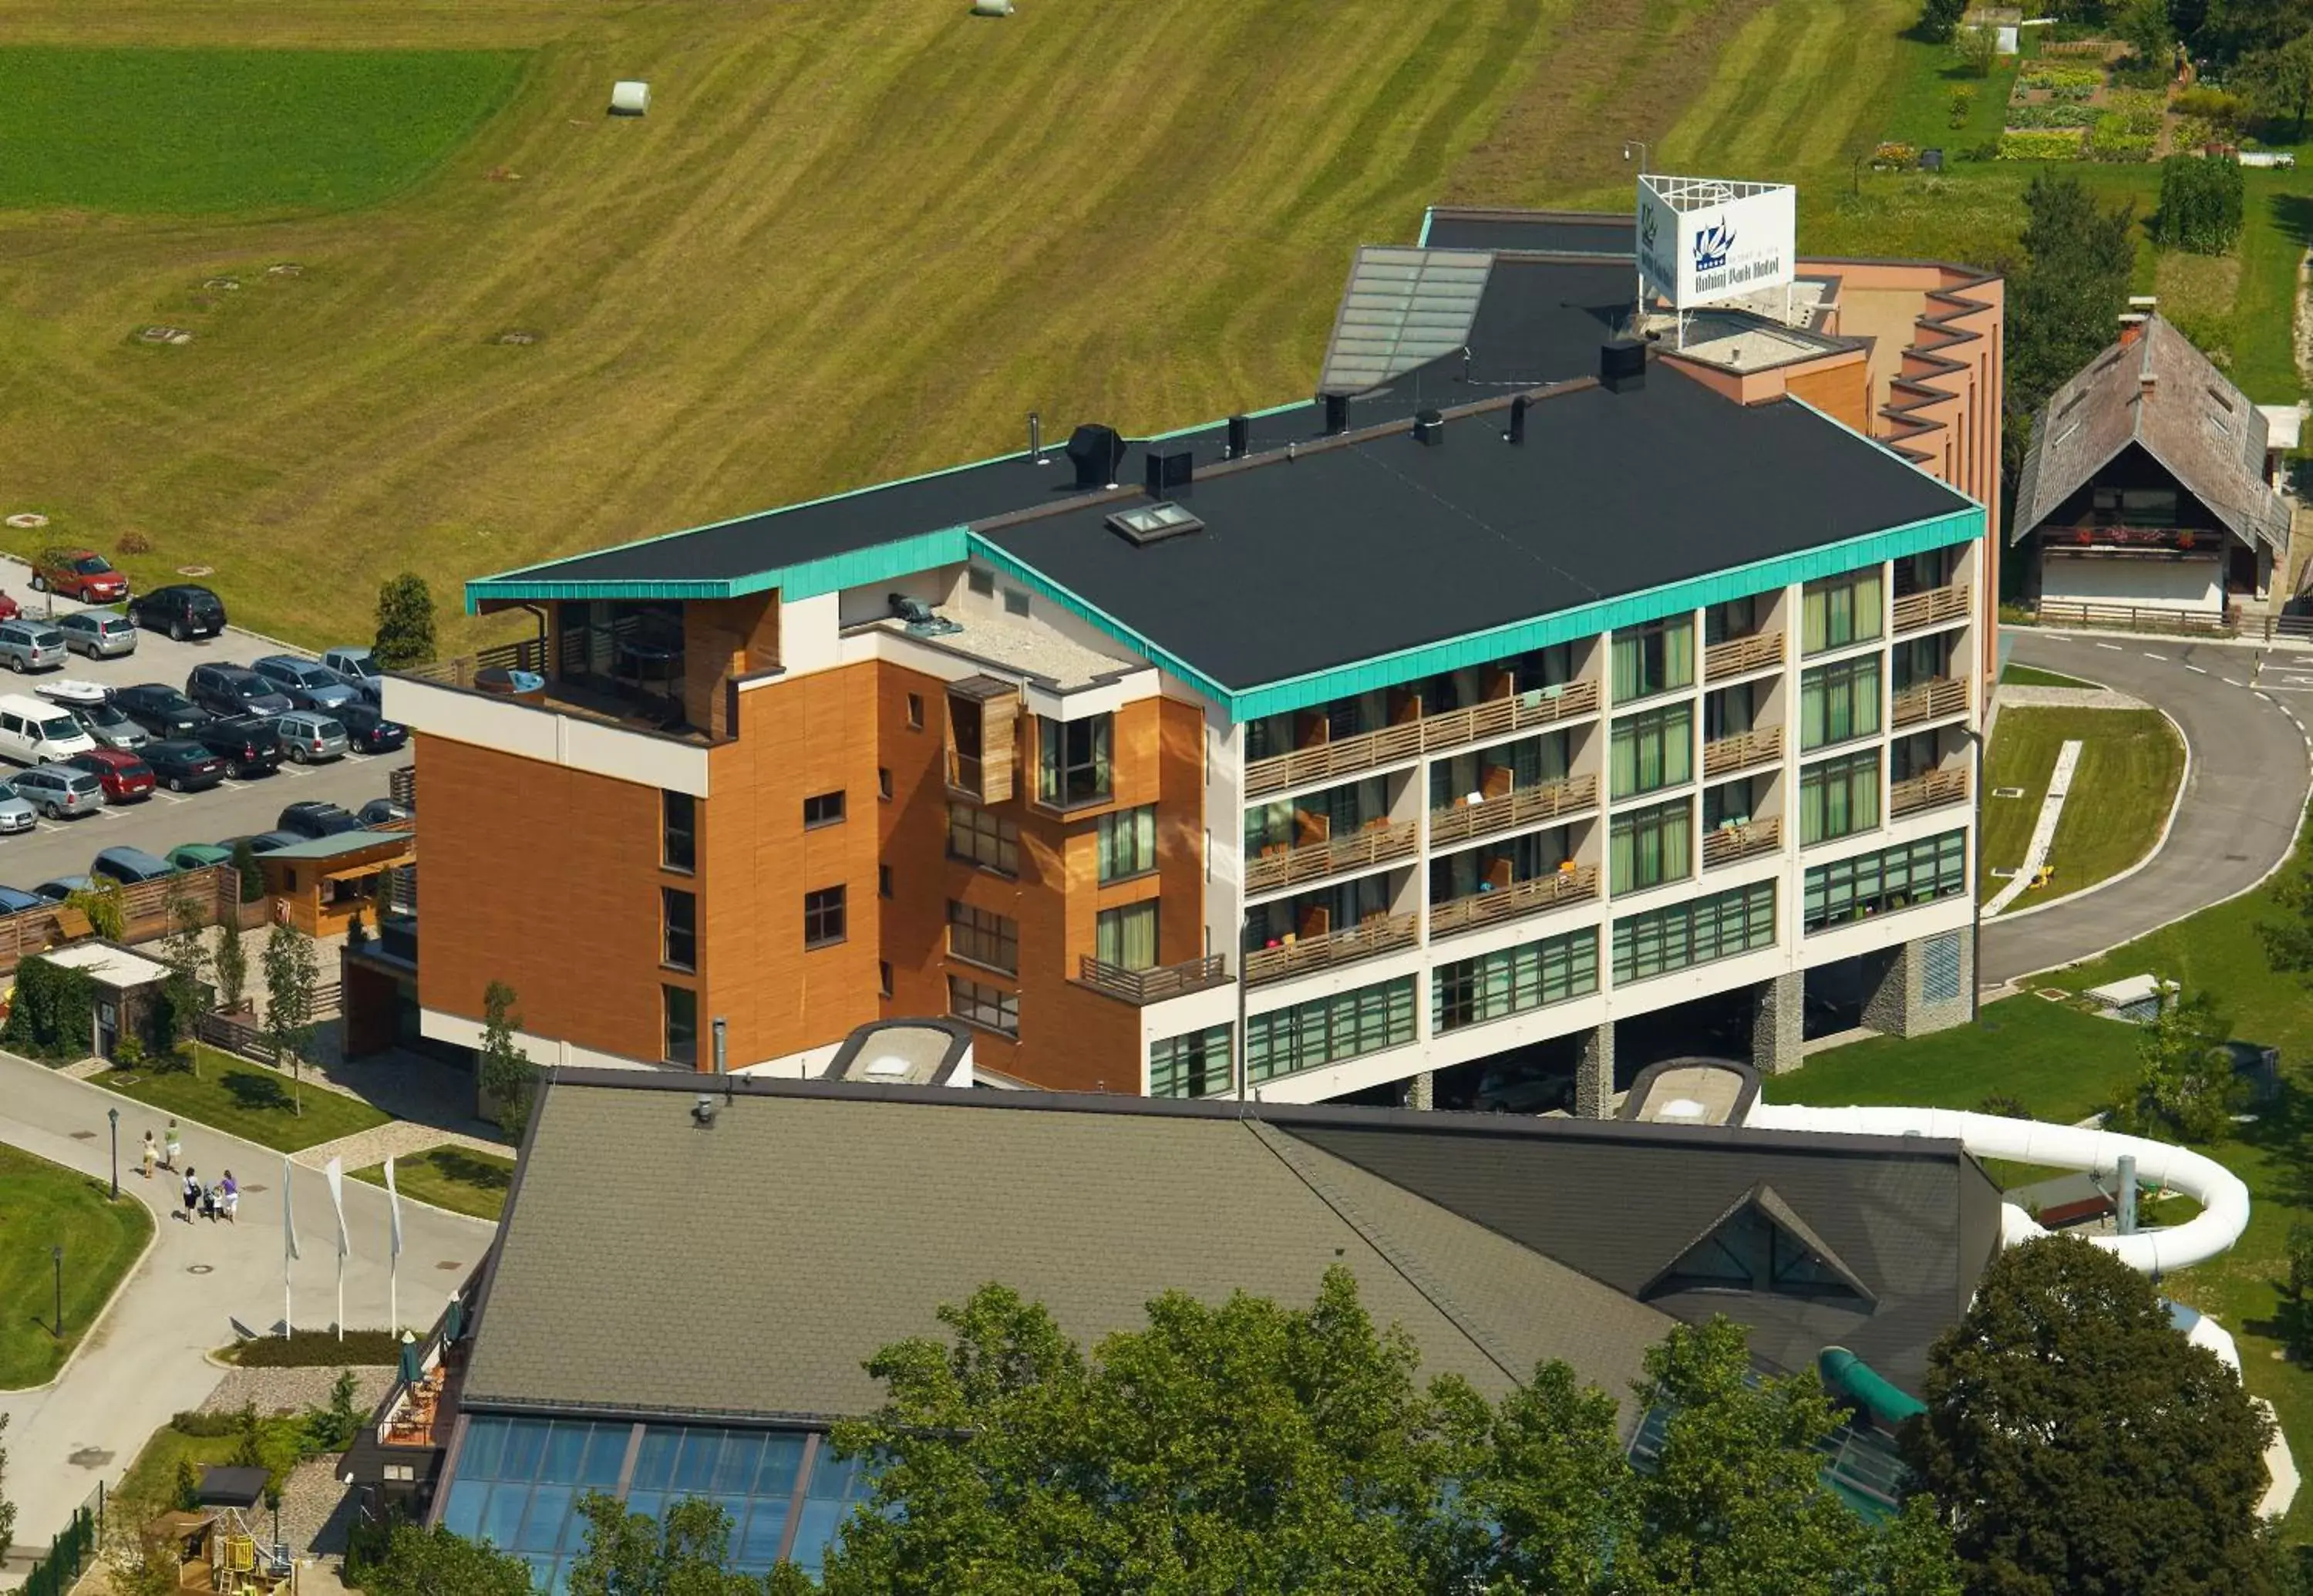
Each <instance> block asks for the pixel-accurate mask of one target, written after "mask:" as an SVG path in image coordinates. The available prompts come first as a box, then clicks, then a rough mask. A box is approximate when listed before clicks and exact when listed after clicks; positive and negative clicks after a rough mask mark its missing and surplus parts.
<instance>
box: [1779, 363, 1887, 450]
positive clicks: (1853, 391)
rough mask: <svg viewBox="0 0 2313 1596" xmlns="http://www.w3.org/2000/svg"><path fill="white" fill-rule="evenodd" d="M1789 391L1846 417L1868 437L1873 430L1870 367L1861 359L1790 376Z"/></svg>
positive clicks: (1842, 418) (1839, 417)
mask: <svg viewBox="0 0 2313 1596" xmlns="http://www.w3.org/2000/svg"><path fill="white" fill-rule="evenodd" d="M1789 391H1790V394H1791V396H1792V397H1793V398H1795V399H1803V400H1805V401H1807V403H1809V404H1811V405H1813V406H1815V408H1816V409H1817V410H1821V411H1822V412H1823V413H1824V414H1825V415H1826V416H1829V417H1831V418H1832V419H1834V420H1838V421H1843V422H1845V423H1846V424H1847V425H1848V426H1850V427H1852V428H1855V430H1856V431H1858V432H1860V433H1862V434H1863V435H1864V436H1867V437H1868V436H1870V432H1871V368H1870V366H1869V365H1867V364H1866V363H1865V362H1863V361H1861V360H1856V361H1852V362H1851V363H1849V364H1848V365H1845V366H1827V367H1825V368H1824V369H1822V370H1820V371H1808V372H1802V373H1800V374H1799V375H1797V376H1794V377H1793V378H1791V380H1790V384H1789Z"/></svg>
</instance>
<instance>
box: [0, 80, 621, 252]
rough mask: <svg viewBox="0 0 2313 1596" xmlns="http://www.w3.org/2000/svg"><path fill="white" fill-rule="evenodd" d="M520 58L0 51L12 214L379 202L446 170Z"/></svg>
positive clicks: (1, 137) (4, 175) (502, 95)
mask: <svg viewBox="0 0 2313 1596" xmlns="http://www.w3.org/2000/svg"><path fill="white" fill-rule="evenodd" d="M522 65H523V57H522V56H521V55H520V54H519V53H517V52H514V51H505V50H498V51H485V50H335V49H309V50H291V49H124V48H111V49H69V48H48V47H43V46H17V47H13V48H6V49H0V84H5V85H6V91H7V92H6V93H4V94H0V149H5V150H7V151H8V152H9V158H8V159H7V160H6V161H4V162H0V210H46V209H50V208H68V209H73V210H90V211H108V212H114V213H127V214H141V215H153V214H164V215H171V216H186V215H201V214H214V213H242V212H251V211H284V210H316V209H321V210H337V209H343V208H345V207H350V206H357V205H370V204H374V203H375V202H376V201H378V200H381V199H383V198H387V197H389V196H390V195H392V194H395V193H398V192H400V190H403V189H406V188H408V187H409V185H410V184H411V183H412V182H414V181H417V180H418V178H420V177H422V176H424V175H425V174H426V173H427V172H430V171H432V170H433V169H434V168H435V166H437V165H439V164H440V163H441V162H442V161H443V159H444V157H445V156H446V155H448V154H449V153H450V152H451V151H452V150H453V149H454V148H456V147H457V146H458V145H460V144H461V143H462V142H463V141H464V140H465V139H466V138H467V137H469V136H471V134H472V133H473V131H474V129H475V128H478V127H479V126H480V124H481V123H482V122H483V121H484V120H486V119H488V117H489V115H490V114H491V112H493V111H495V110H497V108H498V107H499V106H500V105H502V104H504V103H505V102H506V98H507V97H508V96H509V95H510V94H511V93H513V92H514V84H515V83H516V81H517V80H518V79H519V78H520V77H521V75H522ZM608 90H609V85H608V84H605V85H604V92H605V93H608Z"/></svg>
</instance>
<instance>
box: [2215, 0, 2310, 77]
mask: <svg viewBox="0 0 2313 1596" xmlns="http://www.w3.org/2000/svg"><path fill="white" fill-rule="evenodd" d="M2308 27H2313V6H2309V5H2308V4H2307V0H2209V4H2208V7H2207V10H2206V13H2205V14H2204V16H2203V21H2202V23H2201V26H2200V27H2199V28H2198V29H2196V30H2194V32H2193V43H2194V48H2196V49H2198V50H2199V51H2200V52H2201V53H2202V54H2203V55H2207V56H2212V57H2216V58H2217V59H2219V60H2224V61H2243V62H2244V64H2246V60H2245V58H2246V57H2254V56H2256V55H2257V54H2259V53H2261V52H2263V51H2266V50H2273V49H2278V48H2280V47H2282V45H2285V44H2287V43H2288V42H2289V41H2290V40H2291V39H2294V38H2296V37H2297V36H2298V35H2299V34H2300V33H2302V32H2304V31H2306V29H2307V28H2308Z"/></svg>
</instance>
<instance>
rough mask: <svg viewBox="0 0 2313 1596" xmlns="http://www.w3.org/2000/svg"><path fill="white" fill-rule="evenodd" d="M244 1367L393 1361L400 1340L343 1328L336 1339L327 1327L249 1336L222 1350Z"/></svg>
mask: <svg viewBox="0 0 2313 1596" xmlns="http://www.w3.org/2000/svg"><path fill="white" fill-rule="evenodd" d="M225 1356H226V1358H227V1360H228V1361H229V1362H235V1363H238V1364H240V1365H241V1366H242V1368H244V1369H341V1368H344V1367H346V1366H347V1365H348V1364H351V1365H353V1366H354V1367H356V1368H366V1367H374V1366H376V1365H381V1364H391V1363H397V1362H400V1360H401V1341H400V1337H398V1336H395V1335H394V1333H393V1332H392V1331H391V1330H347V1332H346V1338H345V1339H344V1340H343V1341H340V1340H339V1339H338V1338H337V1336H335V1335H334V1334H332V1333H331V1332H330V1331H328V1330H297V1331H294V1332H292V1333H291V1334H290V1335H289V1336H286V1337H285V1336H251V1337H250V1338H249V1339H248V1340H246V1341H241V1342H236V1343H234V1344H233V1346H232V1347H231V1348H229V1349H228V1350H227V1351H226V1354H225Z"/></svg>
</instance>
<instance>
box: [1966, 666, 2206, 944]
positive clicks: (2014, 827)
mask: <svg viewBox="0 0 2313 1596" xmlns="http://www.w3.org/2000/svg"><path fill="white" fill-rule="evenodd" d="M2072 738H2078V739H2080V741H2081V742H2083V743H2084V744H2085V745H2086V746H2085V747H2083V748H2082V749H2081V750H2080V763H2079V765H2078V766H2077V767H2076V768H2075V769H2074V771H2073V772H2072V796H2071V798H2070V799H2069V800H2067V801H2066V803H2065V805H2064V812H2063V815H2062V817H2060V818H2059V819H2058V820H2057V822H2056V835H2055V840H2054V842H2053V843H2051V845H2050V846H2049V849H2048V862H2049V863H2050V864H2052V865H2054V867H2055V871H2056V873H2055V875H2054V876H2053V877H2050V879H2049V882H2048V885H2047V886H2044V887H2041V888H2039V889H2038V890H2036V891H2027V893H2026V894H2025V895H2024V896H2023V897H2021V898H2019V899H2018V900H2017V902H2018V904H2019V905H2029V904H2037V903H2043V902H2045V901H2046V900H2048V899H2050V898H2056V897H2062V896H2063V895H2065V894H2066V893H2070V892H2078V891H2080V889H2081V888H2082V887H2084V886H2094V885H2095V884H2096V883H2098V882H2099V881H2101V880H2103V879H2105V877H2107V876H2112V875H2116V874H2117V873H2119V872H2120V871H2122V870H2124V869H2127V868H2128V867H2129V866H2131V865H2133V864H2134V863H2135V862H2136V861H2137V860H2140V859H2142V858H2143V857H2144V856H2145V854H2146V853H2148V852H2150V851H2151V848H2152V844H2153V842H2155V841H2156V840H2157V839H2158V838H2159V835H2160V828H2161V826H2162V825H2163V824H2165V823H2166V822H2167V820H2168V807H2169V805H2170V804H2171V803H2172V802H2173V801H2174V799H2175V798H2176V794H2177V781H2178V780H2181V779H2182V777H2183V774H2184V769H2185V750H2184V745H2183V744H2182V743H2180V742H2179V741H2178V740H2177V734H2176V732H2175V731H2174V730H2173V729H2171V727H2169V725H2168V721H2167V720H2165V719H2162V718H2161V716H2160V714H2159V711H2157V710H2054V709H2049V710H2039V709H2004V710H2001V712H2000V725H1999V727H1998V728H1997V729H1996V730H1995V731H1994V732H1993V733H1992V747H1991V750H1990V753H1989V754H1988V755H1987V757H1986V759H1985V763H1984V776H1983V786H1984V798H1983V847H1982V849H1981V850H1980V853H1981V856H1982V860H1983V878H1982V882H1981V885H1982V886H1983V891H1984V893H1985V895H1987V896H1988V895H1991V894H1992V893H1993V892H1996V891H1998V890H1999V887H2000V885H2001V884H2000V883H1999V882H1997V881H1994V880H1993V879H1992V869H1993V868H1994V867H1998V868H2001V869H2015V868H2016V867H2018V866H2019V865H2021V864H2022V863H2023V862H2024V854H2025V851H2026V850H2027V849H2028V848H2029V847H2030V846H2031V842H2032V828H2033V826H2034V824H2036V822H2037V821H2038V819H2039V816H2040V800H2041V799H2042V798H2045V797H2046V796H2047V792H2048V778H2049V777H2050V776H2051V775H2052V774H2054V771H2055V768H2056V755H2057V754H2058V753H2059V752H2061V751H2062V747H2063V745H2064V744H2065V743H2066V742H2067V741H2068V740H2071V739H2072ZM2003 787H2020V788H2022V789H2024V796H2023V797H2022V798H1994V797H1992V793H1993V792H1995V791H1997V790H1998V789H2001V788H2003Z"/></svg>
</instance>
